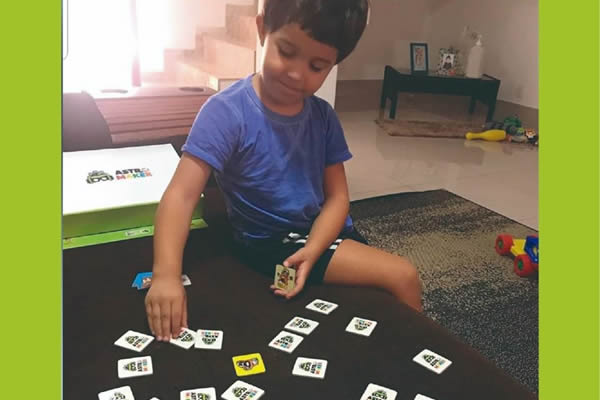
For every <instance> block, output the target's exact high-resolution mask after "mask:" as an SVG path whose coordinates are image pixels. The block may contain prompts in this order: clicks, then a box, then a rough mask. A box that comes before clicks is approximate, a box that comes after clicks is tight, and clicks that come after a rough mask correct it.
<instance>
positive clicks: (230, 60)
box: [142, 4, 257, 91]
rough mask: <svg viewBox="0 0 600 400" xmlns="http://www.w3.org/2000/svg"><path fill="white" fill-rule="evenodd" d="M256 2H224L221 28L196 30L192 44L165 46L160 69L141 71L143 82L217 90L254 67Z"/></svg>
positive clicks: (241, 76) (246, 73)
mask: <svg viewBox="0 0 600 400" xmlns="http://www.w3.org/2000/svg"><path fill="white" fill-rule="evenodd" d="M256 10H257V5H236V4H227V5H226V18H225V20H226V22H225V26H224V27H222V28H212V29H202V31H199V30H197V33H196V38H195V39H196V40H195V47H194V49H190V50H178V49H168V50H165V54H164V60H165V61H164V66H165V67H164V70H163V72H158V73H157V72H154V73H143V74H142V84H143V86H206V87H209V88H211V89H213V90H215V91H220V90H223V89H225V88H226V87H228V86H229V85H231V84H233V83H234V82H236V81H237V80H239V79H241V78H245V77H246V76H248V75H250V74H251V73H253V72H255V68H256V44H257V43H256V42H257V34H256V22H255V17H256Z"/></svg>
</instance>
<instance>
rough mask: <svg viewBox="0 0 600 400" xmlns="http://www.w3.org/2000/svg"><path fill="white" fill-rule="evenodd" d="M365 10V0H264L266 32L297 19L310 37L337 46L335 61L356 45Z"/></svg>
mask: <svg viewBox="0 0 600 400" xmlns="http://www.w3.org/2000/svg"><path fill="white" fill-rule="evenodd" d="M368 14H369V2H368V0H266V1H265V6H264V13H263V15H264V26H265V30H266V31H267V32H268V33H272V32H276V31H277V30H279V29H280V28H281V27H282V26H284V25H287V24H292V23H297V24H299V25H300V28H301V29H302V30H303V31H304V32H306V33H307V34H308V36H310V37H311V38H313V39H315V40H317V41H319V42H321V43H324V44H327V45H329V46H331V47H335V48H336V49H337V50H338V57H337V60H336V64H337V63H340V62H341V61H342V60H344V59H345V58H346V57H347V56H348V55H349V54H350V53H351V52H352V50H354V47H356V44H357V43H358V40H359V39H360V37H361V35H362V33H363V31H364V30H365V26H366V25H367V16H368Z"/></svg>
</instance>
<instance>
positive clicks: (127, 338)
mask: <svg viewBox="0 0 600 400" xmlns="http://www.w3.org/2000/svg"><path fill="white" fill-rule="evenodd" d="M153 340H154V337H153V336H150V335H146V334H143V333H139V332H136V331H127V332H125V333H124V334H123V336H121V337H120V338H118V339H117V341H116V342H115V345H117V346H119V347H123V348H125V349H129V350H133V351H137V352H138V353H139V352H141V351H142V350H144V349H145V348H146V347H147V346H148V345H149V344H150V343H151V342H152V341H153Z"/></svg>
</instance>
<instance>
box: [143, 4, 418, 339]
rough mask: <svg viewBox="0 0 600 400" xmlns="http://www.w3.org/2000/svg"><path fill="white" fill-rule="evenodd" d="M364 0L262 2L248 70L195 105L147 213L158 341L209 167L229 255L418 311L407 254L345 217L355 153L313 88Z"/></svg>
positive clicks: (350, 45) (342, 52) (173, 312)
mask: <svg viewBox="0 0 600 400" xmlns="http://www.w3.org/2000/svg"><path fill="white" fill-rule="evenodd" d="M368 7H369V5H368V2H367V0H295V1H289V0H268V1H267V2H266V4H265V6H264V8H263V12H262V13H261V14H260V15H258V16H257V17H256V23H257V27H258V33H259V38H260V43H261V46H262V47H263V50H264V51H263V58H262V63H261V69H260V71H259V72H258V73H257V74H254V75H251V76H249V77H248V78H246V79H243V80H241V81H239V82H237V83H235V84H234V85H232V86H231V87H229V88H227V89H226V90H224V91H222V92H220V93H218V94H216V95H214V96H212V97H211V98H210V99H209V100H208V101H207V102H206V103H205V104H204V106H203V107H202V109H201V110H200V112H199V113H198V116H197V117H196V120H195V121H194V124H193V126H192V129H191V131H190V134H189V136H188V139H187V141H186V143H185V145H184V146H183V156H182V158H181V161H180V163H179V165H178V167H177V170H176V172H175V174H174V176H173V178H172V180H171V182H170V184H169V186H168V187H167V189H166V191H165V193H164V195H163V198H162V199H161V202H160V205H159V207H158V211H157V215H156V231H155V236H154V266H153V279H152V286H151V288H150V290H149V292H148V294H147V296H146V313H147V316H148V323H149V325H150V329H151V331H152V333H153V334H154V335H156V336H157V339H158V340H163V341H166V340H169V339H170V338H171V336H177V334H178V333H179V331H180V329H181V327H182V326H183V327H186V326H187V304H186V296H185V291H184V289H183V286H182V283H181V270H182V265H181V264H182V256H183V248H184V245H185V242H186V239H187V236H188V233H189V221H190V219H191V216H192V212H193V209H194V207H195V205H196V203H197V202H198V199H199V198H200V195H201V193H202V191H203V190H204V187H205V184H206V182H207V180H208V178H209V175H210V173H211V172H214V174H215V178H216V181H217V183H218V184H219V187H220V188H221V190H222V191H223V194H224V198H225V202H226V206H227V213H228V216H229V219H230V221H231V225H232V227H233V234H234V242H235V248H236V255H237V256H239V257H240V258H241V259H242V260H243V262H244V263H246V264H247V265H249V266H250V267H252V268H255V269H257V270H259V271H261V272H263V273H265V274H267V275H269V276H270V277H273V276H274V270H275V265H276V264H279V263H282V262H283V264H284V265H286V266H294V267H295V269H296V286H295V288H294V289H293V290H291V291H290V292H285V291H283V290H280V289H277V288H275V287H274V286H271V289H272V290H273V292H274V294H275V295H278V296H284V297H285V298H287V299H289V298H291V297H293V296H295V295H296V294H297V293H298V292H300V291H301V290H302V288H303V287H304V285H305V283H307V282H310V283H320V282H325V283H328V284H337V285H363V286H372V287H379V288H382V289H384V290H387V291H388V292H390V293H391V294H392V295H394V296H395V297H396V298H397V299H398V300H400V301H403V302H405V303H407V304H408V305H410V306H411V307H413V308H414V309H416V310H419V311H420V310H421V286H420V281H419V278H418V275H417V272H416V270H415V268H414V267H413V266H412V265H411V263H410V262H409V261H408V260H406V259H405V258H402V257H399V256H396V255H392V254H388V253H385V252H383V251H381V250H378V249H375V248H372V247H369V246H368V245H367V243H366V241H365V239H364V238H363V237H362V236H361V235H360V234H359V233H358V232H357V231H356V230H355V229H354V227H353V225H352V220H351V218H350V216H349V215H348V210H349V196H348V186H347V183H346V175H345V172H344V164H343V162H344V161H346V160H348V159H349V158H351V157H352V155H351V154H350V152H349V150H348V146H347V144H346V141H345V139H344V134H343V131H342V127H341V126H340V123H339V121H338V119H337V117H336V115H335V112H334V111H333V109H332V108H331V106H330V105H329V104H328V103H327V102H325V101H324V100H321V99H319V98H317V97H315V96H313V94H314V93H315V92H316V91H317V90H318V89H319V88H320V87H321V85H322V84H323V81H324V80H325V78H326V77H327V75H328V74H329V71H330V70H331V69H332V68H333V66H334V65H336V64H338V63H339V62H340V61H342V60H343V59H344V58H346V57H347V56H348V54H350V52H351V51H352V50H353V49H354V47H355V46H356V43H357V42H358V40H359V38H360V36H361V35H362V33H363V30H364V28H365V26H366V22H367V14H368Z"/></svg>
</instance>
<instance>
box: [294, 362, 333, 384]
mask: <svg viewBox="0 0 600 400" xmlns="http://www.w3.org/2000/svg"><path fill="white" fill-rule="evenodd" d="M326 370H327V360H320V359H318V358H306V357H298V358H297V359H296V363H295V364H294V369H293V370H292V374H293V375H298V376H305V377H308V378H319V379H324V378H325V371H326Z"/></svg>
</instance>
